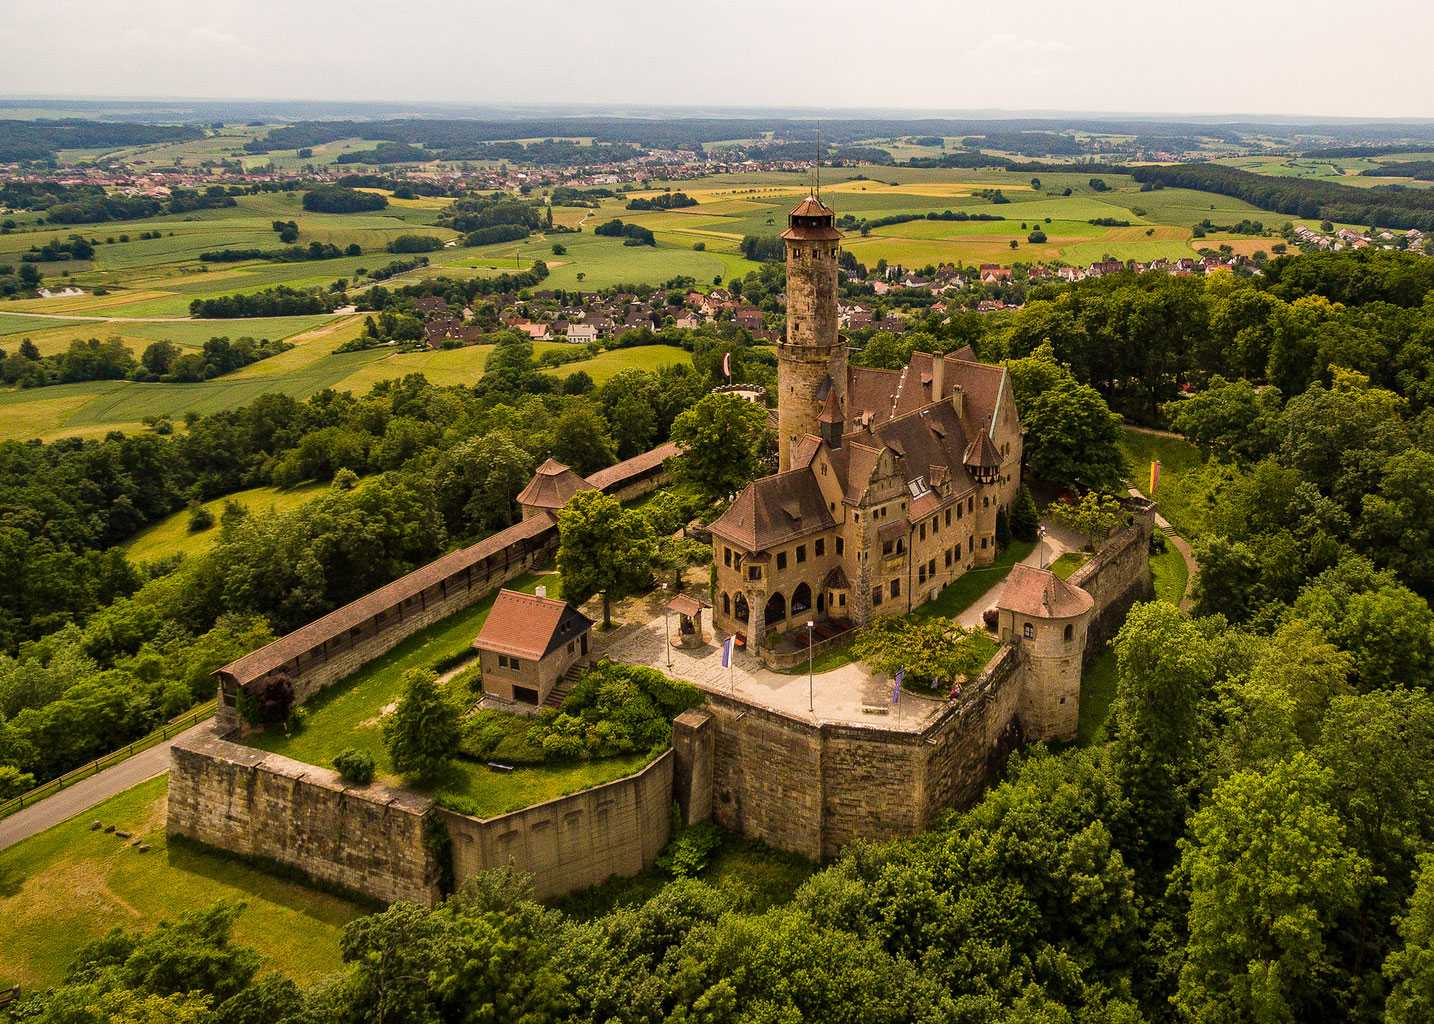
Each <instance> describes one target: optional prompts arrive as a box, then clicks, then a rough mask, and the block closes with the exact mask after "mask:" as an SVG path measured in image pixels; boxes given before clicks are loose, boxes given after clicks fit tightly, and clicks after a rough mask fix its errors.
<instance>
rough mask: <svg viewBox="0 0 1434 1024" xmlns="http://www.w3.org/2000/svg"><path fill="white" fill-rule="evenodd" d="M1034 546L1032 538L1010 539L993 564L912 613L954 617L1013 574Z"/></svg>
mask: <svg viewBox="0 0 1434 1024" xmlns="http://www.w3.org/2000/svg"><path fill="white" fill-rule="evenodd" d="M1035 546H1036V545H1035V543H1034V542H1032V541H1026V540H1013V541H1011V543H1010V544H1008V545H1007V546H1006V550H1005V551H1002V552H1001V553H1000V555H998V556H997V557H996V561H995V562H994V563H993V564H991V565H987V566H983V567H981V568H979V569H972V570H971V571H970V572H968V573H966V574H965V575H964V576H962V577H960V578H959V579H957V580H956V582H955V583H953V584H951V585H950V586H949V587H947V588H946V589H945V590H943V591H941V594H940V596H939V597H937V598H936V600H934V601H931V602H928V603H927V604H923V605H922V606H921V607H920V608H918V609H916V610H915V611H914V612H912V613H911V614H912V616H913V617H914V618H917V619H927V618H930V617H932V616H933V615H941V616H944V617H946V618H949V619H954V618H955V617H956V616H958V615H960V614H961V613H962V612H964V611H965V610H966V609H967V608H969V607H971V605H972V604H974V603H975V602H976V600H977V599H979V598H980V597H981V595H982V594H984V593H986V591H988V590H990V589H991V588H992V587H994V586H995V585H996V584H997V583H1000V582H1001V581H1002V580H1004V579H1005V578H1006V577H1007V576H1008V575H1009V574H1010V572H1011V569H1012V567H1013V566H1015V564H1016V563H1017V562H1019V561H1021V559H1023V558H1025V557H1026V556H1027V555H1029V554H1030V553H1031V551H1032V550H1034V549H1035Z"/></svg>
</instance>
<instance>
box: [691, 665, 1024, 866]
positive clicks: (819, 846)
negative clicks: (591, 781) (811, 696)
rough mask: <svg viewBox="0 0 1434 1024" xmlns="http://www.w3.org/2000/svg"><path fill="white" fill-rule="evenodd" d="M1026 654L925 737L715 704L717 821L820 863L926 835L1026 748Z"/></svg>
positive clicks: (970, 689) (963, 699) (994, 668)
mask: <svg viewBox="0 0 1434 1024" xmlns="http://www.w3.org/2000/svg"><path fill="white" fill-rule="evenodd" d="M1019 668H1020V655H1019V652H1018V650H1017V648H1016V647H1014V646H1011V645H1007V646H1005V647H1002V648H1001V650H1000V651H998V652H997V653H996V655H995V656H994V657H993V658H992V659H991V661H990V662H988V663H987V665H986V667H985V669H984V670H983V671H982V673H981V675H980V676H978V677H977V678H976V679H975V680H973V681H972V682H971V683H969V684H968V685H967V686H966V687H965V689H964V691H963V693H962V695H961V696H960V697H958V698H956V699H955V700H952V701H948V702H947V703H946V705H945V706H944V707H943V708H942V709H941V711H940V713H939V714H938V715H937V716H936V717H935V718H934V719H933V720H932V721H931V722H930V723H929V724H928V725H927V726H926V727H925V728H924V729H922V730H920V731H913V730H902V729H895V728H891V727H887V726H883V725H879V724H873V725H864V724H852V723H841V724H837V723H820V724H819V723H816V722H811V721H805V720H803V719H800V718H794V717H792V716H790V715H787V714H784V713H783V712H780V711H777V710H775V709H772V708H767V707H762V706H760V705H757V704H754V703H750V702H748V701H745V700H739V699H735V698H732V697H728V696H724V695H721V694H716V693H709V694H708V704H707V708H706V710H707V712H708V713H710V714H711V716H712V724H713V727H714V728H715V737H714V743H713V755H712V787H711V788H712V794H713V797H712V815H713V817H714V819H715V820H716V821H717V822H718V823H719V824H721V825H722V826H723V827H725V828H728V829H731V830H732V831H735V832H740V833H742V834H743V835H746V836H748V837H750V838H754V839H760V840H762V841H763V842H765V843H768V844H769V845H771V846H775V847H777V848H779V849H783V850H790V851H792V852H794V853H800V854H803V855H805V856H807V857H810V858H812V859H814V860H821V859H826V858H830V857H833V856H835V855H837V854H838V853H840V852H841V850H843V849H844V848H845V847H847V846H849V845H851V843H853V842H855V841H856V840H858V839H871V840H885V839H895V838H898V837H901V836H907V835H911V834H913V833H916V832H919V831H920V830H922V829H924V828H926V827H927V826H928V825H929V824H930V823H931V822H932V821H933V820H934V819H935V818H936V817H937V816H938V815H940V814H941V813H942V812H943V811H946V810H949V809H951V808H964V807H968V806H970V805H971V804H973V803H975V801H976V800H977V799H978V798H979V797H980V795H981V793H982V792H983V791H984V790H985V788H986V786H987V785H988V784H989V783H990V781H991V779H992V778H993V777H994V776H995V775H996V773H997V772H998V771H999V769H1000V767H1001V765H1003V764H1004V761H1005V757H1006V755H1007V754H1008V753H1009V752H1010V751H1011V750H1012V749H1013V748H1014V747H1015V746H1017V745H1019V743H1020V740H1021V727H1020V720H1019V718H1018V709H1019V706H1020V693H1019V687H1020V679H1019Z"/></svg>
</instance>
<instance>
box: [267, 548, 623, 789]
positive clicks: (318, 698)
mask: <svg viewBox="0 0 1434 1024" xmlns="http://www.w3.org/2000/svg"><path fill="white" fill-rule="evenodd" d="M539 584H542V585H545V586H546V587H547V588H548V596H550V597H557V596H558V595H559V594H560V593H561V582H560V579H559V577H558V576H557V575H556V574H554V573H545V574H530V575H527V576H522V577H519V578H518V579H516V580H514V581H513V582H511V583H509V584H508V587H509V589H513V590H523V591H527V592H528V593H532V592H533V591H534V589H535V588H536V587H537V586H538V585H539ZM492 607H493V597H489V598H486V599H484V600H483V601H480V602H478V603H477V604H475V605H473V606H472V607H470V608H465V609H464V610H462V611H460V612H456V613H455V614H453V615H450V616H449V617H448V618H446V619H444V620H443V621H441V622H437V623H434V624H433V625H432V626H430V627H428V629H425V630H423V631H422V632H420V633H416V634H414V635H413V636H411V637H409V638H408V639H407V640H405V641H404V642H403V643H401V644H399V645H398V646H397V647H395V648H394V649H393V650H392V651H389V652H388V653H387V654H385V655H384V656H383V657H381V658H378V659H377V660H375V661H372V662H370V663H369V664H368V665H366V666H364V667H363V668H362V669H360V670H359V671H357V672H355V673H354V674H353V675H351V676H349V677H348V678H347V679H345V680H343V681H342V682H340V683H336V684H335V685H333V686H331V687H329V688H328V689H327V690H324V691H323V692H321V693H319V694H316V695H315V696H314V697H313V698H311V699H310V700H309V701H308V702H307V703H306V704H305V705H304V707H305V708H306V709H307V711H308V720H307V722H306V723H305V726H304V728H303V730H302V731H300V732H298V733H297V734H295V735H293V736H285V735H284V734H283V733H282V732H281V731H278V730H271V731H268V732H264V733H258V734H255V735H253V736H251V737H250V738H249V742H250V743H252V744H253V745H254V746H257V747H260V748H262V749H264V750H272V751H274V752H276V753H280V754H283V755H284V756H286V757H292V758H296V759H297V760H300V761H304V762H307V763H309V764H317V765H328V764H330V763H331V762H332V761H333V758H334V755H335V754H337V753H338V752H339V751H341V750H343V749H345V748H346V747H355V748H358V749H360V750H367V751H368V752H369V753H371V754H372V755H373V756H374V760H375V761H376V762H377V763H378V773H379V776H380V778H382V779H383V780H384V781H386V782H390V783H398V782H399V781H400V780H399V778H398V777H397V775H396V774H395V773H394V770H393V765H392V763H391V762H390V761H389V758H388V751H387V750H386V749H385V748H384V745H383V712H384V709H385V708H386V707H388V706H389V705H390V704H393V703H395V702H397V701H398V699H399V697H400V696H401V695H402V678H403V674H404V673H405V672H406V671H407V670H408V669H410V668H415V667H421V666H427V665H433V664H435V663H436V662H438V661H439V660H440V659H442V658H445V657H448V656H451V655H453V654H456V653H460V652H463V651H466V650H467V649H468V646H469V645H470V644H471V643H472V642H473V637H474V636H476V635H477V633H478V630H479V629H481V628H482V626H483V622H484V620H486V619H487V617H488V611H489V609H491V608H492ZM455 696H461V697H463V698H464V699H466V696H467V695H455ZM650 759H651V755H650V754H648V753H638V754H633V755H630V756H627V757H617V758H609V759H606V760H602V761H593V762H586V763H579V764H572V765H553V766H548V765H543V766H525V767H520V768H517V769H515V770H514V771H512V772H496V771H493V770H491V769H489V768H487V767H486V766H484V765H481V764H477V763H475V762H472V761H457V762H455V763H454V765H453V768H452V770H451V771H450V772H449V774H448V776H447V777H446V778H444V779H442V780H440V782H439V783H438V785H436V786H435V787H433V789H432V790H431V792H432V794H433V796H434V797H436V798H437V799H439V800H440V801H442V802H443V803H444V804H445V805H446V806H449V807H452V808H454V809H455V810H460V811H462V812H463V813H465V814H475V815H478V816H479V817H488V816H491V815H494V814H502V813H504V812H506V811H513V810H517V809H518V808H520V807H528V806H530V805H532V804H535V803H541V802H542V801H544V800H551V799H552V798H554V797H558V796H564V795H566V794H568V793H575V792H577V791H578V790H580V789H587V788H588V787H589V786H595V785H598V784H600V783H603V782H611V781H612V780H614V779H619V778H622V777H623V776H624V775H630V774H632V773H633V772H635V771H637V770H638V769H640V768H641V767H642V766H643V765H645V764H646V763H647V762H648V761H649V760H650Z"/></svg>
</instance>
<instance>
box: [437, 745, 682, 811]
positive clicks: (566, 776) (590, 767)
mask: <svg viewBox="0 0 1434 1024" xmlns="http://www.w3.org/2000/svg"><path fill="white" fill-rule="evenodd" d="M658 753H661V751H657V752H654V753H641V754H627V755H625V756H623V757H609V758H604V759H602V760H601V761H580V762H578V763H576V764H561V765H534V766H527V767H522V768H515V769H513V770H512V771H511V772H503V771H495V770H493V769H491V768H489V767H487V766H486V765H482V764H478V763H476V762H473V761H467V760H459V761H454V762H452V764H451V767H450V770H449V772H448V774H447V775H446V776H445V777H444V778H443V779H441V780H440V781H439V782H438V784H437V785H436V786H435V787H434V788H433V790H432V793H433V796H434V797H435V798H436V799H437V800H438V802H439V803H441V804H442V805H443V806H445V807H448V808H450V809H451V810H455V811H458V812H460V813H462V814H472V815H474V816H476V817H479V818H491V817H493V816H494V815H496V814H506V813H507V812H508V811H517V810H521V809H522V808H524V807H531V806H533V805H534V804H540V803H542V802H543V801H545V800H553V799H555V798H557V797H560V796H567V795H568V794H569V793H576V792H578V791H579V790H584V789H590V788H592V787H593V786H600V785H602V784H603V783H605V782H613V781H615V780H617V779H620V778H622V777H623V776H626V775H631V774H633V773H634V772H637V771H639V770H641V769H642V768H643V767H644V766H645V765H646V764H648V762H650V761H651V760H652V759H653V758H654V757H655V756H656V755H657V754H658Z"/></svg>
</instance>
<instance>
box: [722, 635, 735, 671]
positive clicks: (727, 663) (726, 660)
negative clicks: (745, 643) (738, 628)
mask: <svg viewBox="0 0 1434 1024" xmlns="http://www.w3.org/2000/svg"><path fill="white" fill-rule="evenodd" d="M736 642H737V636H736V634H733V635H732V636H729V637H728V638H727V639H726V640H724V641H722V667H723V668H731V667H732V647H733V645H734V644H736Z"/></svg>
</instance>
